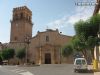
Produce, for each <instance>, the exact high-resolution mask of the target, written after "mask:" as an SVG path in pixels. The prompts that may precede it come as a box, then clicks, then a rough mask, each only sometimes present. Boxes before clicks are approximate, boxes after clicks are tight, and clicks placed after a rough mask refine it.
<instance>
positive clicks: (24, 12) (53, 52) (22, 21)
mask: <svg viewBox="0 0 100 75" xmlns="http://www.w3.org/2000/svg"><path fill="white" fill-rule="evenodd" d="M10 22H11V35H10V43H9V44H8V45H7V47H8V48H14V49H15V50H16V51H17V50H18V49H21V48H26V58H25V59H26V60H27V61H28V62H30V63H33V62H34V63H36V64H59V63H61V62H62V63H72V61H73V59H72V58H71V57H69V58H63V57H62V55H61V48H62V47H63V46H64V45H66V44H67V43H69V41H70V40H71V38H72V37H71V36H67V35H63V34H62V33H61V32H59V30H58V29H56V30H52V29H47V30H46V31H44V32H39V31H38V32H37V35H36V36H34V37H32V27H33V23H32V11H31V10H30V9H28V8H27V7H26V6H22V7H17V8H14V9H13V15H12V20H11V21H10ZM33 29H34V27H33ZM15 60H16V61H15ZM15 60H14V61H15V62H17V60H18V59H15Z"/></svg>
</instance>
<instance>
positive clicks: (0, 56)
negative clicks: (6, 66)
mask: <svg viewBox="0 0 100 75" xmlns="http://www.w3.org/2000/svg"><path fill="white" fill-rule="evenodd" d="M0 65H2V55H1V52H0Z"/></svg>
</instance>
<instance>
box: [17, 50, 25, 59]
mask: <svg viewBox="0 0 100 75" xmlns="http://www.w3.org/2000/svg"><path fill="white" fill-rule="evenodd" d="M25 51H26V50H25V48H23V49H19V50H18V51H17V53H16V57H17V58H19V59H20V60H22V59H23V58H25V55H26V52H25Z"/></svg>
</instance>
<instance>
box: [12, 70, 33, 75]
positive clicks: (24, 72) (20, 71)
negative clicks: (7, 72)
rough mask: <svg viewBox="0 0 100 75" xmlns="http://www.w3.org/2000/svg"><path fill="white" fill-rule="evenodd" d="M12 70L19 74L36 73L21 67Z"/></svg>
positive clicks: (29, 74)
mask: <svg viewBox="0 0 100 75" xmlns="http://www.w3.org/2000/svg"><path fill="white" fill-rule="evenodd" d="M11 71H12V72H15V73H17V74H20V75H34V74H32V73H31V72H29V71H25V70H21V69H14V70H11Z"/></svg>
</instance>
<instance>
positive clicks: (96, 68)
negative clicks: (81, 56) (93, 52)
mask: <svg viewBox="0 0 100 75" xmlns="http://www.w3.org/2000/svg"><path fill="white" fill-rule="evenodd" d="M93 69H94V70H98V61H97V60H96V59H94V60H93Z"/></svg>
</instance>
